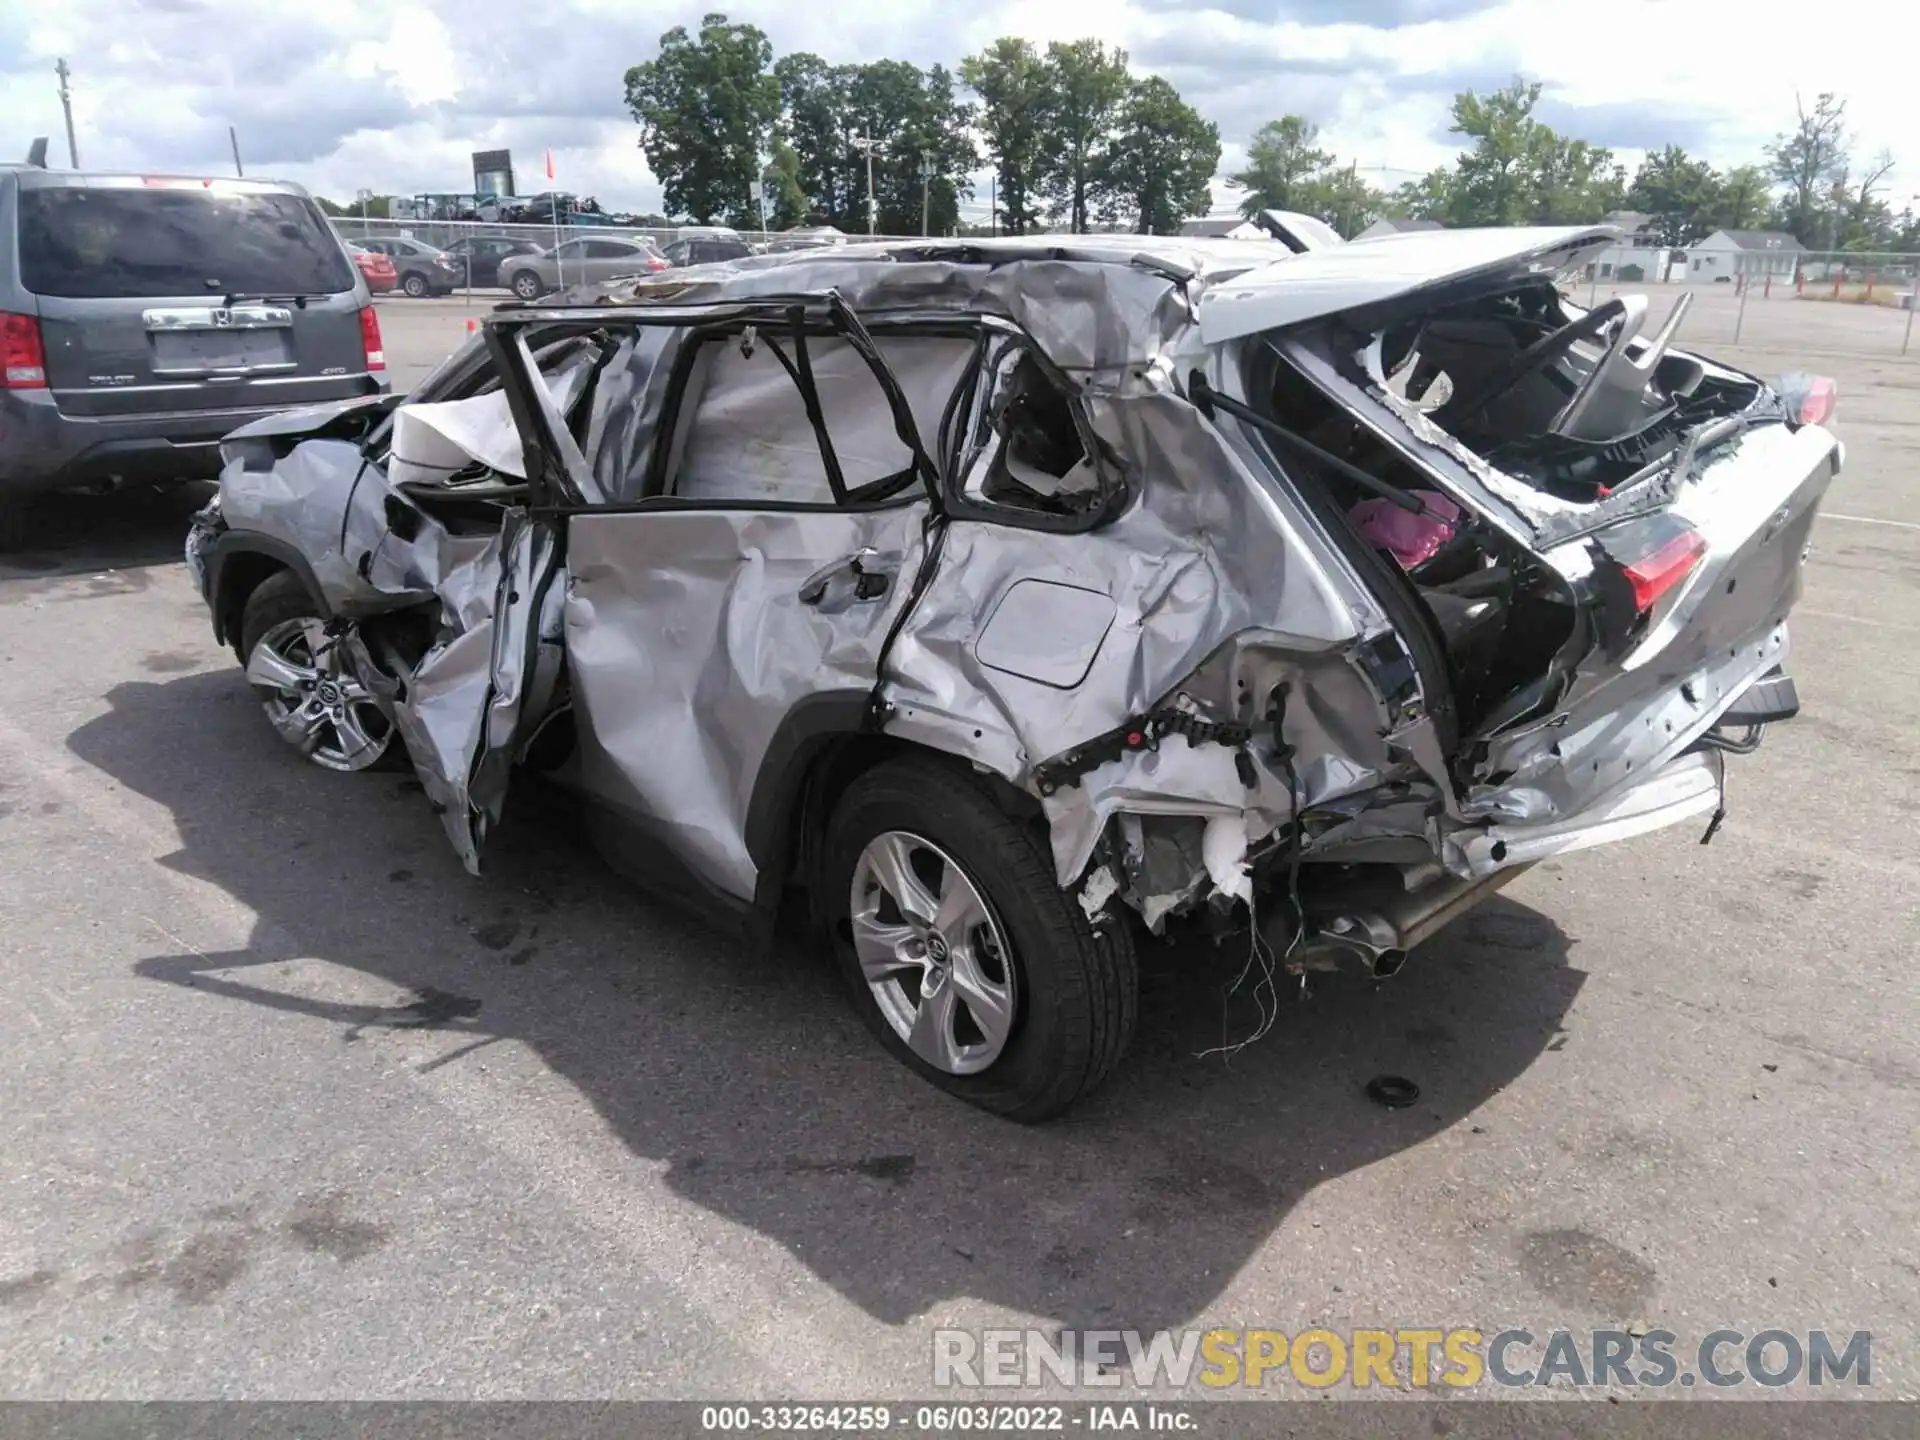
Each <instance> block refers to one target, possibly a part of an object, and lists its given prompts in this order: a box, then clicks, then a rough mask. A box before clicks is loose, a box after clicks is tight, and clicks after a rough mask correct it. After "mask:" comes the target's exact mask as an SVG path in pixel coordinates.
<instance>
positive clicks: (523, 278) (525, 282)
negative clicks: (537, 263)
mask: <svg viewBox="0 0 1920 1440" xmlns="http://www.w3.org/2000/svg"><path fill="white" fill-rule="evenodd" d="M513 293H514V294H516V295H518V296H519V297H520V298H521V299H522V300H538V299H539V298H540V277H539V276H538V275H535V274H534V273H533V272H532V271H531V270H522V271H521V272H520V273H519V274H518V275H516V276H514V277H513Z"/></svg>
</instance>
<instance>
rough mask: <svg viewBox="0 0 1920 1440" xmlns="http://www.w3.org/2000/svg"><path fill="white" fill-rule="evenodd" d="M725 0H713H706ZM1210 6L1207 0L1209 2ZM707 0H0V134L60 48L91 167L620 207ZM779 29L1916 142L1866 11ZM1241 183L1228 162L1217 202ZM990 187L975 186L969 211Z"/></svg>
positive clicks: (1620, 144)
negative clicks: (663, 92)
mask: <svg viewBox="0 0 1920 1440" xmlns="http://www.w3.org/2000/svg"><path fill="white" fill-rule="evenodd" d="M717 3H718V0H716V4H717ZM1210 5H1211V6H1217V8H1209V7H1210ZM706 8H708V7H706V6H702V5H687V4H680V3H677V0H670V3H667V4H664V5H660V6H649V5H636V4H633V3H632V0H459V3H453V0H324V3H314V0H280V3H279V4H277V5H275V6H272V7H268V6H261V5H258V4H256V3H253V0H64V3H63V4H61V5H57V6H55V5H32V6H29V4H28V3H27V0H0V154H4V155H6V157H7V158H9V159H13V158H20V157H23V156H24V155H25V153H26V148H27V145H28V143H29V142H30V140H31V139H32V137H33V136H35V135H47V136H49V137H51V138H52V154H53V156H54V158H55V159H56V160H62V159H64V158H65V153H66V149H65V141H64V138H63V136H64V131H63V130H62V126H61V118H60V106H59V99H58V95H57V90H56V81H55V77H54V73H53V63H54V59H55V57H56V56H62V55H64V56H65V57H66V58H67V61H68V64H69V65H70V66H71V67H72V70H73V80H72V86H73V110H74V124H75V127H76V130H77V131H78V139H79V145H80V158H81V160H82V161H83V162H84V163H85V164H86V165H87V166H89V167H102V168H108V167H111V168H127V169H149V170H161V169H165V170H171V171H184V172H188V173H199V172H208V173H227V171H228V170H229V168H230V165H231V161H230V160H229V158H228V150H227V127H228V126H229V125H233V126H235V127H236V128H237V129H238V131H239V136H240V146H241V153H242V158H243V160H244V161H245V162H246V165H247V168H248V171H249V173H255V174H274V175H278V176H284V177H286V178H289V179H293V180H298V181H300V182H302V183H304V184H306V185H308V186H310V187H311V188H313V189H314V190H315V191H317V192H318V193H320V194H323V195H328V196H332V197H335V198H348V197H350V196H351V195H352V194H353V192H354V191H355V189H356V188H358V187H361V186H366V187H368V188H371V189H373V190H375V191H377V192H380V193H394V194H415V193H421V192H427V191H457V190H463V189H468V188H470V187H471V183H472V181H471V173H472V171H471V164H470V160H469V156H470V154H471V152H472V151H474V150H478V149H493V148H500V147H505V148H510V149H511V150H512V151H513V152H514V157H515V164H516V167H517V169H518V172H519V176H520V188H521V190H523V191H533V190H539V189H544V188H546V181H545V178H544V175H543V173H542V168H543V167H542V155H543V153H544V152H545V151H546V150H547V149H549V148H551V149H552V151H553V153H554V156H555V161H556V167H557V171H558V182H557V183H558V186H559V188H561V189H566V190H571V191H574V192H576V193H579V194H592V195H597V196H598V197H599V198H600V200H601V202H602V203H603V204H605V205H606V206H607V207H608V208H610V209H615V208H618V209H624V208H633V209H645V208H652V207H654V206H657V205H658V203H659V193H660V192H659V186H658V185H657V184H656V182H655V181H654V179H653V177H652V176H651V175H650V174H649V173H648V171H647V167H646V162H645V160H644V158H643V157H642V156H641V154H640V152H639V149H638V147H637V145H636V143H635V141H636V135H637V131H636V127H635V126H634V124H633V122H632V120H631V119H630V118H629V117H628V116H627V115H626V113H625V110H624V107H623V105H622V79H621V77H622V75H623V73H624V71H625V69H626V67H627V66H629V65H631V64H633V63H635V62H637V61H640V60H644V59H648V58H650V57H651V56H652V55H653V54H654V53H655V50H656V46H657V42H658V38H659V35H660V32H661V31H663V30H665V29H667V28H668V27H669V26H671V25H673V24H676V23H684V24H688V25H690V26H691V25H695V24H697V23H698V20H699V16H700V15H701V14H702V13H703V11H704V10H705V9H706ZM726 10H727V13H728V15H729V17H730V18H732V19H734V20H747V21H752V22H753V23H755V24H757V25H759V26H761V27H762V28H763V29H764V30H766V31H767V33H768V34H769V35H770V36H771V38H772V40H773V44H774V48H775V51H776V53H785V52H788V51H793V50H813V51H816V52H818V53H820V54H821V55H824V56H825V57H827V58H828V59H829V60H831V61H836V62H845V61H858V60H872V59H878V58H881V57H886V56H894V57H899V58H902V59H907V60H912V61H914V62H916V63H919V64H922V65H925V64H930V63H932V62H934V61H942V62H945V63H947V64H948V65H954V64H955V63H956V62H957V61H958V59H959V57H961V56H962V55H965V54H968V53H970V52H972V51H974V50H977V49H978V48H980V47H981V46H982V45H983V44H985V43H986V42H988V41H990V40H991V39H993V38H994V37H995V36H998V35H1023V36H1026V37H1028V38H1030V39H1033V40H1035V41H1041V42H1044V41H1047V40H1063V39H1075V38H1078V37H1080V36H1083V35H1098V36H1100V37H1101V38H1102V39H1105V40H1107V41H1108V42H1110V43H1117V44H1120V45H1122V46H1124V47H1125V48H1126V49H1127V51H1128V52H1129V54H1130V55H1131V58H1132V63H1133V65H1134V68H1135V69H1136V70H1137V71H1142V72H1146V71H1153V72H1158V73H1160V74H1162V75H1165V76H1166V77H1167V78H1168V79H1169V80H1171V81H1172V82H1173V83H1174V84H1175V85H1177V86H1178V87H1179V89H1180V91H1181V93H1182V94H1183V95H1185V96H1186V98H1187V99H1188V100H1189V101H1190V102H1191V103H1193V104H1194V105H1195V106H1197V107H1198V108H1199V110H1200V111H1201V112H1202V113H1203V114H1205V115H1206V116H1207V117H1208V118H1210V119H1212V120H1214V121H1215V122H1217V123H1218V124H1219V126H1220V129H1221V134H1222V137H1223V139H1224V141H1225V142H1226V156H1225V159H1224V161H1223V167H1222V168H1223V170H1226V171H1231V170H1233V169H1235V168H1237V167H1238V165H1239V163H1240V161H1241V159H1242V156H1243V153H1244V148H1243V147H1244V145H1245V142H1246V139H1247V137H1248V135H1249V134H1251V133H1252V131H1253V130H1254V129H1255V128H1256V127H1257V126H1258V125H1259V124H1260V123H1261V122H1262V121H1264V120H1268V119H1271V118H1273V117H1274V116H1277V115H1280V114H1283V113H1286V112H1288V111H1293V112H1298V113H1301V114H1305V115H1307V116H1308V117H1309V118H1311V119H1313V120H1315V121H1317V122H1318V123H1319V124H1320V126H1321V127H1322V140H1323V143H1324V144H1326V145H1327V146H1329V147H1330V148H1332V149H1334V150H1335V151H1336V152H1338V153H1339V154H1340V155H1341V156H1342V157H1343V158H1350V159H1353V160H1355V161H1357V163H1358V164H1359V166H1360V167H1361V169H1362V170H1363V171H1364V172H1367V173H1369V174H1370V175H1371V178H1373V179H1374V181H1375V183H1377V184H1381V185H1386V186H1390V185H1393V184H1395V183H1398V182H1399V181H1401V180H1404V179H1408V178H1411V177H1412V176H1414V175H1415V174H1417V173H1419V172H1421V171H1423V170H1425V169H1427V168H1429V167H1431V166H1433V165H1435V164H1439V163H1442V162H1444V161H1445V160H1446V158H1447V157H1448V155H1449V153H1450V152H1451V145H1450V140H1449V137H1448V135H1447V133H1446V131H1447V113H1446V112H1447V103H1448V100H1449V98H1450V97H1451V95H1452V94H1453V92H1455V91H1456V90H1460V89H1464V88H1474V89H1489V88H1492V87H1495V86H1497V85H1500V84H1502V83H1504V82H1505V81H1506V80H1508V79H1510V78H1511V77H1512V76H1514V75H1515V74H1521V75H1525V76H1526V77H1528V78H1529V79H1536V80H1539V81H1541V82H1543V83H1544V84H1545V86H1546V96H1547V99H1546V101H1545V102H1544V103H1543V109H1542V112H1541V113H1542V118H1544V119H1546V120H1548V121H1549V122H1551V123H1552V124H1554V125H1556V126H1558V127H1559V128H1561V129H1563V130H1566V131H1569V132H1571V133H1574V134H1578V135H1581V136H1584V137H1585V138H1587V139H1589V140H1592V141H1594V142H1596V143H1599V144H1603V145H1610V146H1613V147H1614V148H1616V149H1617V150H1619V151H1620V152H1622V157H1623V158H1625V159H1628V160H1629V161H1630V162H1631V161H1633V160H1637V158H1638V152H1639V150H1640V149H1641V148H1642V147H1645V146H1649V145H1658V144H1661V143H1665V142H1668V141H1672V142H1675V143H1678V144H1681V145H1684V146H1685V147H1686V148H1687V149H1688V150H1690V151H1692V152H1693V153H1695V154H1697V155H1702V156H1705V157H1706V158H1708V159H1711V160H1713V161H1715V162H1716V163H1719V164H1723V165H1725V164H1736V163H1740V162H1743V161H1747V160H1753V159H1758V158H1759V153H1760V148H1761V146H1763V145H1764V144H1765V143H1766V141H1767V140H1768V139H1769V138H1770V137H1771V136H1772V135H1773V134H1774V133H1775V132H1776V131H1778V130H1779V129H1781V128H1783V127H1784V126H1786V125H1787V124H1789V123H1790V122H1791V120H1792V116H1793V107H1794V95H1795V91H1796V88H1798V90H1799V91H1801V92H1802V93H1804V94H1806V95H1807V96H1808V98H1809V100H1811V96H1812V94H1813V92H1815V91H1818V90H1822V89H1831V90H1834V91H1837V92H1839V93H1840V94H1842V95H1844V96H1846V97H1847V100H1848V114H1849V117H1850V119H1851V120H1852V122H1853V126H1854V130H1855V132H1856V136H1857V139H1856V152H1857V153H1858V154H1860V155H1862V156H1864V155H1867V154H1870V153H1872V152H1875V151H1877V150H1878V149H1880V148H1881V147H1882V146H1887V147H1891V148H1893V149H1894V150H1895V153H1896V154H1898V153H1899V147H1900V145H1901V144H1902V143H1905V144H1906V145H1908V146H1909V147H1920V138H1916V133H1915V132H1914V130H1913V129H1912V127H1911V124H1910V123H1903V122H1908V121H1910V117H1911V114H1912V100H1911V96H1912V87H1913V84H1914V81H1913V70H1912V56H1911V54H1910V53H1908V52H1907V50H1906V49H1904V48H1903V47H1901V46H1899V45H1893V44H1885V45H1874V44H1863V43H1861V38H1860V33H1859V30H1858V27H1856V26H1851V25H1846V24H1835V25H1827V24H1823V23H1821V22H1820V21H1819V20H1818V19H1817V18H1816V17H1815V16H1814V15H1813V14H1812V13H1811V12H1809V11H1808V10H1807V9H1806V8H1805V7H1801V6H1795V7H1789V6H1787V5H1786V4H1785V3H1784V0H1753V3H1748V4H1745V5H1739V6H1733V7H1728V6H1724V5H1706V4H1700V3H1694V0H1611V3H1609V4H1606V5H1603V6H1589V7H1582V8H1578V9H1576V8H1575V7H1573V6H1570V5H1568V4H1567V3H1566V0H1049V3H1047V4H1045V5H1041V4H1039V3H1031V0H1030V3H1026V4H1020V3H1005V0H980V3H975V4H967V5H953V4H950V3H946V0H938V3H936V0H837V3H835V4H833V5H831V6H809V5H796V4H792V3H790V0H787V3H774V0H736V3H734V4H732V5H730V6H727V7H726ZM1900 158H1901V160H1902V162H1903V163H1902V165H1901V168H1900V170H1899V171H1896V172H1895V175H1894V181H1895V185H1894V189H1893V193H1892V195H1891V196H1890V198H1891V199H1892V201H1893V203H1894V207H1895V208H1896V209H1898V208H1900V207H1901V205H1902V204H1904V203H1907V202H1908V201H1909V199H1910V197H1911V195H1912V192H1915V191H1920V153H1915V154H1907V155H1903V156H1901V157H1900ZM1233 199H1234V196H1233V194H1232V192H1230V191H1228V190H1227V189H1225V188H1224V187H1220V186H1216V188H1215V204H1216V207H1217V208H1220V209H1227V208H1230V206H1231V204H1232V202H1233ZM984 206H985V195H984V190H983V192H982V195H981V196H980V198H979V203H978V205H977V206H976V208H978V209H980V210H982V211H984Z"/></svg>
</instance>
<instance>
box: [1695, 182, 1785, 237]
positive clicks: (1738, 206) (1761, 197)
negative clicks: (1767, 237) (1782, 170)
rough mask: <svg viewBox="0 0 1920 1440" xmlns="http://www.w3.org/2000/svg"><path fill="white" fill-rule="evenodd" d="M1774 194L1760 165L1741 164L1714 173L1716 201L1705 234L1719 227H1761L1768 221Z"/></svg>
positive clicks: (1713, 199)
mask: <svg viewBox="0 0 1920 1440" xmlns="http://www.w3.org/2000/svg"><path fill="white" fill-rule="evenodd" d="M1770 204H1771V196H1770V194H1769V188H1768V185H1767V177H1766V176H1765V175H1763V174H1762V173H1761V171H1760V167H1759V166H1757V165H1737V166H1735V167H1734V168H1733V169H1731V170H1729V171H1727V173H1726V174H1724V175H1718V176H1715V177H1714V183H1713V198H1712V203H1711V204H1710V205H1709V206H1708V209H1707V216H1706V223H1705V226H1704V228H1703V232H1702V233H1703V234H1706V235H1711V234H1712V233H1713V232H1714V231H1716V230H1757V229H1759V228H1760V227H1761V226H1762V225H1765V224H1766V223H1767V212H1768V209H1769V206H1770Z"/></svg>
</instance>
